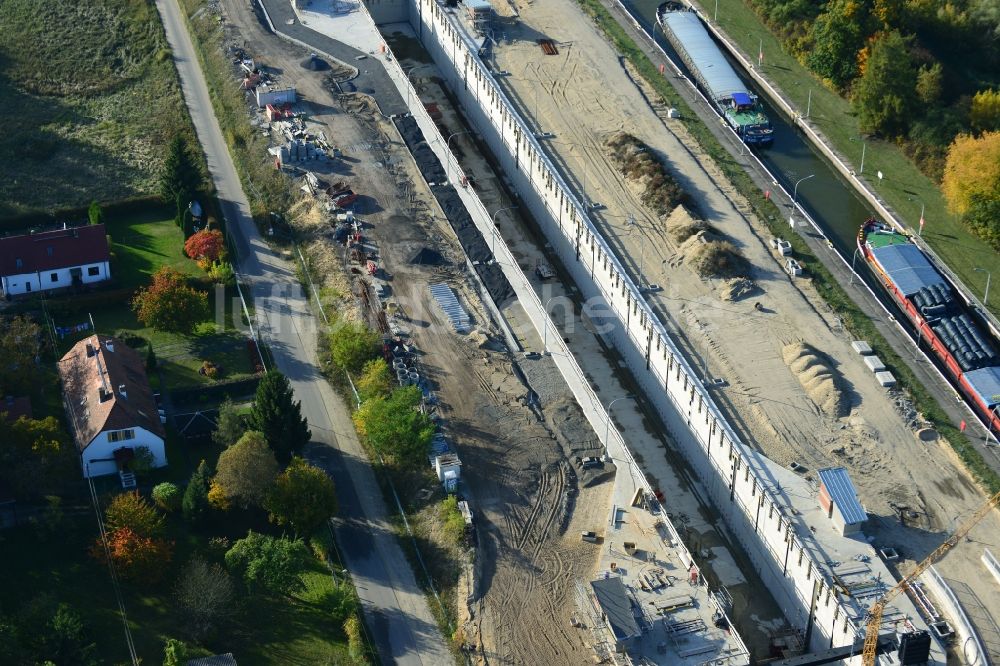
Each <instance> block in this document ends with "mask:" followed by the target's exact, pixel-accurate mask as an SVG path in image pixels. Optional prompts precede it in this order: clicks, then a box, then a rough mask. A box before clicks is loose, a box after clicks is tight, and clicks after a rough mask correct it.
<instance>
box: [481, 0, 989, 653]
mask: <svg viewBox="0 0 1000 666" xmlns="http://www.w3.org/2000/svg"><path fill="white" fill-rule="evenodd" d="M516 6H517V9H518V11H519V12H520V20H519V22H517V23H513V24H510V25H505V26H504V29H503V31H502V34H503V35H504V37H505V40H506V41H502V42H501V44H500V45H499V46H498V47H497V48H496V55H495V57H496V63H497V67H498V68H499V69H501V70H507V71H509V72H510V73H511V74H510V76H505V77H501V78H499V79H498V81H499V82H500V85H501V86H502V87H504V88H505V90H506V91H508V92H509V93H510V94H511V97H512V98H513V99H514V100H515V101H516V102H517V103H518V104H519V106H520V110H521V112H522V113H524V115H525V116H526V117H529V118H531V117H534V121H533V123H532V124H534V125H536V126H537V128H538V129H539V131H541V132H551V133H552V134H553V136H552V137H551V138H547V139H545V140H544V141H543V142H542V145H543V146H544V147H545V148H546V149H547V150H548V152H549V154H550V155H551V156H552V157H553V159H554V162H555V163H556V164H557V165H559V166H560V168H561V169H562V170H563V172H564V173H565V174H568V176H569V177H568V179H567V180H568V181H569V182H571V183H574V184H575V186H576V189H577V191H578V193H582V195H583V197H582V198H584V199H586V200H589V201H594V202H600V203H601V204H603V208H601V209H600V210H598V211H595V212H594V214H593V216H592V217H593V219H594V220H595V222H596V223H597V225H598V227H599V228H600V230H601V232H602V234H603V235H604V236H605V238H606V239H607V240H608V242H609V244H610V245H611V247H612V248H614V249H615V250H616V252H617V253H618V255H619V257H620V258H621V259H622V260H623V263H624V264H625V265H626V266H628V267H630V269H631V271H632V273H633V275H634V276H635V277H636V281H637V282H638V283H640V284H652V283H655V284H659V285H661V286H663V291H661V292H659V293H654V294H650V295H649V296H648V301H649V303H650V305H651V306H652V307H653V309H654V310H655V311H656V312H657V313H658V315H659V316H660V317H661V319H662V320H663V321H664V323H665V324H666V325H667V327H668V329H670V330H671V331H672V332H673V334H674V335H675V337H676V338H677V339H678V340H679V342H680V344H681V346H682V348H683V349H684V350H685V351H686V353H687V354H688V355H689V357H690V358H692V359H693V364H694V365H695V366H696V367H698V368H702V369H703V372H704V374H705V376H706V379H708V378H721V379H723V380H724V382H725V385H724V386H723V387H720V388H717V389H715V397H716V400H717V401H718V403H719V404H720V407H721V408H722V409H723V410H724V412H725V413H726V415H727V418H729V419H730V420H731V422H732V423H733V425H734V427H736V428H737V430H738V431H739V432H740V433H741V434H742V435H743V436H744V438H745V439H746V441H747V442H748V443H750V444H751V445H753V446H757V447H758V448H759V449H760V450H761V451H763V452H764V453H765V454H766V455H768V456H769V457H771V458H772V459H774V460H776V461H778V462H780V463H782V464H785V465H789V464H790V463H791V462H793V461H794V462H796V463H798V464H799V465H801V466H802V469H803V473H804V474H808V475H811V476H813V477H815V474H814V472H815V470H816V469H817V468H821V467H826V466H835V465H843V466H846V467H847V468H848V469H849V470H850V472H851V475H852V477H853V479H854V482H855V485H856V486H857V487H858V491H859V494H860V496H861V499H862V501H863V502H864V503H865V505H866V508H867V509H868V511H869V512H870V513H871V514H873V516H874V517H873V519H872V520H871V521H869V525H868V527H867V528H866V531H867V533H868V534H870V535H872V536H874V537H875V539H876V542H877V543H879V544H885V545H892V546H897V547H899V548H900V549H901V550H902V552H903V554H904V556H905V557H907V558H908V559H910V560H914V559H920V558H922V557H923V556H924V555H925V554H927V553H928V552H930V550H932V549H933V548H934V547H935V546H936V545H937V544H938V543H940V542H941V541H942V540H943V539H944V538H945V536H946V534H947V533H948V532H950V531H951V530H953V529H954V527H955V526H956V525H957V524H958V523H959V522H960V521H961V520H962V518H963V517H965V516H967V515H969V514H970V513H971V512H972V511H973V510H974V509H975V508H976V507H978V506H979V505H980V504H981V503H982V502H983V501H985V499H986V498H985V495H984V494H983V493H982V492H981V490H980V489H979V488H977V487H976V485H975V484H974V483H973V482H972V481H971V479H970V477H969V476H968V474H967V473H966V472H965V470H964V469H963V468H962V466H961V463H960V462H959V461H958V460H957V458H956V457H955V456H954V454H953V452H952V451H951V449H950V448H949V447H948V446H947V445H946V444H942V443H939V442H932V443H923V442H919V441H917V438H916V437H915V429H916V427H917V426H918V425H919V424H918V419H917V418H916V415H915V414H914V413H913V410H912V408H911V407H910V405H909V403H908V402H907V401H906V399H905V396H903V395H901V394H900V393H899V392H896V391H886V390H885V389H883V388H881V387H880V386H879V385H878V384H877V383H876V382H875V379H874V377H873V376H872V373H871V372H870V371H868V369H867V368H866V367H865V366H864V364H863V363H862V362H861V360H860V357H858V355H857V354H855V353H854V352H853V350H852V349H851V347H850V342H851V339H850V337H849V336H848V335H847V333H846V332H845V331H844V329H843V328H842V326H841V324H840V322H839V321H838V320H837V318H836V316H835V315H834V314H833V313H832V312H831V311H830V309H829V307H828V306H826V304H825V303H824V302H823V301H822V299H821V298H820V297H819V296H818V294H817V293H816V292H815V290H814V289H813V288H812V287H811V285H810V283H809V281H808V279H796V280H794V281H793V280H791V279H790V278H789V277H788V276H787V274H786V273H785V272H784V271H783V270H782V266H781V264H780V263H779V262H778V260H777V259H776V257H775V255H774V254H772V252H771V251H770V249H769V247H768V241H769V240H770V238H769V236H768V234H767V232H766V230H765V228H764V226H763V225H762V224H761V223H760V222H759V221H758V220H756V219H755V218H754V217H753V216H752V214H751V213H750V210H749V207H748V206H747V204H746V202H745V201H743V200H742V199H741V198H740V196H739V195H738V193H737V192H736V191H735V190H734V189H733V187H732V186H731V185H730V184H729V183H728V182H727V180H726V179H725V177H724V176H723V175H722V174H721V173H720V172H719V170H718V169H717V168H716V167H715V166H714V165H713V164H712V163H711V161H710V160H708V159H707V158H706V157H705V155H704V154H703V153H702V152H701V151H700V150H699V149H698V147H697V145H696V143H695V142H694V141H693V140H692V139H691V137H690V136H689V135H688V133H687V132H686V131H685V128H684V122H683V121H681V120H677V119H669V118H667V114H666V109H664V108H663V107H662V105H661V104H660V103H659V102H658V101H657V102H655V103H653V104H651V103H650V100H655V99H657V98H656V97H655V93H653V92H651V91H650V90H648V89H647V87H646V86H645V85H644V84H643V83H641V82H640V80H639V79H638V78H637V77H636V76H635V75H634V74H633V72H631V71H630V70H629V68H628V67H627V65H626V64H625V63H624V62H623V60H622V58H620V57H619V56H618V54H616V53H615V52H614V50H613V49H612V48H611V47H610V46H609V45H608V44H607V42H606V41H605V40H604V38H603V36H602V35H601V34H600V33H599V32H598V30H597V28H596V27H595V26H594V25H593V23H592V22H591V21H590V19H589V18H587V17H586V16H585V15H584V14H583V13H582V11H581V10H580V9H579V7H578V6H577V5H576V4H575V3H574V2H572V0H549V1H548V2H545V3H528V2H522V1H517V2H516ZM543 37H544V38H547V39H551V40H553V41H554V42H555V43H556V45H557V50H558V53H557V54H556V55H545V54H544V53H543V51H542V50H541V49H540V48H539V46H538V42H537V40H538V39H540V38H543ZM623 109H628V112H627V113H623V112H622V110H623ZM620 130H621V131H625V132H628V133H630V134H633V135H635V136H636V137H638V138H639V139H640V140H642V141H643V142H644V143H646V144H648V145H649V146H650V147H651V148H652V150H654V151H655V152H656V153H657V155H658V156H659V157H660V158H661V159H663V161H664V162H665V163H667V164H668V166H669V168H670V170H671V172H672V173H673V174H674V176H675V177H676V178H677V179H678V180H679V181H680V182H681V183H682V185H683V186H684V188H685V189H686V190H687V192H688V193H689V194H690V195H691V197H692V198H693V208H694V211H695V213H696V214H697V215H699V216H701V217H702V218H704V219H705V220H707V221H708V222H709V223H710V224H711V225H712V226H713V227H715V228H716V229H717V230H718V231H719V232H721V234H722V235H723V236H724V237H725V238H726V239H727V240H729V241H730V242H732V243H733V244H734V245H735V246H736V247H737V248H738V249H739V250H740V252H741V253H742V255H743V256H744V257H745V258H746V259H747V260H748V261H749V262H750V263H751V264H752V270H751V275H750V276H749V277H751V278H752V279H753V280H754V282H755V283H756V284H757V285H758V287H759V292H758V293H757V294H756V295H754V296H752V297H750V298H748V299H744V300H742V301H736V302H730V301H728V300H725V299H724V298H722V297H721V295H720V293H721V291H722V289H723V287H724V285H723V283H722V282H721V281H719V280H713V279H707V280H706V279H702V278H701V277H699V276H698V275H697V274H696V273H695V272H694V271H693V270H691V269H690V268H689V267H688V266H687V265H686V263H685V262H684V256H683V249H684V248H682V247H680V246H679V245H678V244H676V243H675V242H674V241H673V240H672V239H671V237H670V236H669V235H668V233H667V226H666V222H665V219H663V218H661V217H659V216H657V215H655V214H653V213H651V212H650V211H649V210H648V209H647V208H646V207H645V206H644V205H643V203H642V202H641V200H640V192H639V190H638V188H637V187H636V186H635V184H634V183H630V182H628V181H627V180H626V179H625V177H624V176H623V175H622V174H621V172H620V171H619V170H618V168H616V166H615V163H614V162H613V160H612V158H611V156H610V153H609V150H608V149H607V147H606V146H605V141H606V140H607V139H608V138H609V137H610V136H611V135H612V134H613V133H614V132H617V131H620ZM630 218H631V219H630ZM640 266H641V277H640V276H639V272H640ZM755 302H759V303H760V306H761V307H760V308H759V309H758V308H755V307H754V304H755ZM799 343H805V344H807V345H810V346H811V347H813V348H815V349H817V350H821V351H822V353H823V354H824V355H825V356H826V357H827V359H828V360H829V363H830V365H831V366H832V368H833V370H834V372H835V373H836V374H837V375H838V377H839V379H840V380H841V382H842V387H843V390H844V391H845V394H846V395H845V398H846V403H847V405H848V413H847V414H846V415H845V416H843V417H839V418H838V417H834V416H829V415H827V414H825V413H824V412H823V411H822V410H821V409H820V407H819V406H818V405H817V404H816V403H815V402H813V401H812V400H811V399H810V398H809V396H808V395H807V394H806V392H805V390H804V389H803V385H802V383H800V380H799V378H798V377H797V376H796V374H795V373H794V372H793V371H792V370H791V369H790V368H789V365H788V364H787V363H786V360H785V359H784V358H783V351H784V350H785V348H786V347H788V346H789V345H796V344H799ZM904 507H905V508H904ZM897 510H899V511H904V512H905V515H906V517H907V522H908V524H909V527H903V526H901V525H900V521H899V520H898V518H897V515H898V514H897ZM998 527H1000V520H998V517H997V514H996V512H994V513H993V514H991V515H990V516H989V517H987V518H986V519H984V520H983V522H982V523H981V524H980V525H979V526H978V527H977V528H976V529H975V530H974V531H973V533H972V535H971V541H966V542H963V543H961V544H959V545H957V546H956V547H955V548H954V549H953V550H952V552H951V553H950V554H949V555H948V556H947V557H946V558H945V559H944V560H943V561H942V562H941V563H940V564H939V566H938V569H939V570H940V571H941V573H942V575H944V576H945V577H946V578H947V579H948V580H949V582H950V583H951V584H952V586H953V588H954V589H955V591H956V593H957V594H958V595H959V597H960V598H961V599H962V601H963V603H964V604H966V610H967V611H968V612H969V614H970V615H972V616H973V619H974V621H975V620H976V617H977V616H978V617H980V618H985V619H983V620H982V621H981V622H980V621H977V624H978V628H979V630H980V633H981V634H982V637H983V639H984V641H986V642H987V643H992V644H991V645H989V648H990V649H991V650H992V651H993V652H996V651H997V650H998V649H1000V632H997V630H996V625H995V624H994V623H993V622H992V621H991V620H989V617H990V616H1000V587H998V586H997V585H996V584H995V581H993V580H992V578H989V577H987V579H988V583H987V584H983V580H984V574H985V570H984V568H983V565H982V564H981V563H980V556H981V555H982V552H983V548H984V547H989V548H991V549H992V550H993V551H994V552H996V550H997V548H998V543H1000V532H998V529H997V528H998ZM904 571H905V567H904Z"/></svg>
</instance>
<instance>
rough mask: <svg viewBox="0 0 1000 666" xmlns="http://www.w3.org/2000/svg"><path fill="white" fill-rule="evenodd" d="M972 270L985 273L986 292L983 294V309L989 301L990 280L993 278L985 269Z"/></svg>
mask: <svg viewBox="0 0 1000 666" xmlns="http://www.w3.org/2000/svg"><path fill="white" fill-rule="evenodd" d="M972 270H974V271H979V272H980V273H986V292H985V293H984V294H983V307H986V305H987V303H989V300H990V278H991V277H993V276H992V275H991V274H990V272H989V271H988V270H986V269H985V268H973V269H972Z"/></svg>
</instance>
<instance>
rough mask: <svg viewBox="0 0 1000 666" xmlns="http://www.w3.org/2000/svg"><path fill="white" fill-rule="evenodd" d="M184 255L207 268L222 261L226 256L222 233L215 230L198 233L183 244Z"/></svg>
mask: <svg viewBox="0 0 1000 666" xmlns="http://www.w3.org/2000/svg"><path fill="white" fill-rule="evenodd" d="M184 254H186V255H187V256H189V257H191V258H192V259H194V260H196V261H198V262H199V265H201V264H202V263H203V262H204V263H205V265H207V266H211V265H212V264H213V263H215V262H216V261H219V260H220V259H222V257H224V256H225V254H226V242H225V240H224V239H223V237H222V232H221V231H218V230H216V229H205V230H204V231H199V232H198V233H196V234H194V235H193V236H191V237H190V238H188V239H187V240H186V241H185V242H184Z"/></svg>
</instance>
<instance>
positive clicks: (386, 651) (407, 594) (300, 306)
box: [156, 0, 454, 666]
mask: <svg viewBox="0 0 1000 666" xmlns="http://www.w3.org/2000/svg"><path fill="white" fill-rule="evenodd" d="M156 5H157V9H158V10H159V11H160V15H161V17H162V18H163V23H164V27H165V28H166V33H167V40H168V42H169V43H170V46H171V48H172V50H173V53H174V61H175V62H176V64H177V69H178V72H179V73H180V79H181V88H182V90H183V92H184V98H185V101H186V102H187V105H188V109H189V110H190V112H191V117H192V119H193V120H194V125H195V130H196V131H197V134H198V139H199V141H200V142H201V145H202V148H203V149H204V151H205V155H206V157H207V159H208V167H209V171H210V172H211V176H212V181H213V183H214V184H215V187H216V189H217V191H218V194H219V200H220V202H221V204H222V209H223V213H224V215H225V217H226V220H227V223H228V230H229V232H230V233H231V234H232V236H233V240H234V242H235V244H236V246H237V251H238V254H239V262H238V265H239V269H240V272H241V273H242V275H243V276H244V277H245V278H246V281H247V282H248V283H249V284H251V285H252V290H253V299H254V305H255V309H256V313H257V320H258V323H259V325H260V328H261V336H262V337H263V338H264V340H265V341H266V343H267V344H268V346H269V347H270V349H271V351H272V353H273V355H274V362H275V365H276V366H277V367H278V369H279V370H281V372H283V373H285V375H287V376H288V378H289V379H290V380H291V383H292V386H293V387H294V389H295V394H296V397H297V398H299V399H300V400H301V401H302V413H303V414H304V415H305V416H306V418H308V419H309V427H310V428H311V429H312V433H313V442H314V443H313V444H312V445H311V446H310V452H309V455H310V457H311V458H312V459H314V460H316V461H317V463H319V464H321V465H323V466H324V467H325V468H326V469H327V470H328V471H329V472H330V473H331V475H332V476H333V478H334V482H335V483H336V485H337V496H338V499H339V501H340V514H341V516H342V518H341V519H339V520H337V521H336V525H335V531H336V535H337V541H338V543H339V544H340V546H341V550H342V553H343V555H344V560H345V562H346V564H347V567H348V569H349V570H350V572H351V574H352V576H353V578H354V583H355V585H356V586H357V589H358V594H359V595H360V597H361V601H362V604H363V606H364V610H365V618H366V620H367V624H368V626H369V627H370V628H371V633H372V634H373V640H374V642H375V644H376V647H377V649H378V651H379V654H380V656H381V657H382V662H383V663H385V664H405V665H411V664H412V665H418V664H419V665H426V666H431V665H434V666H438V665H440V664H447V663H453V661H454V659H453V657H452V656H451V654H450V653H449V651H448V649H447V647H446V645H445V642H444V639H443V638H442V636H441V634H440V632H439V631H438V629H437V625H436V623H435V621H434V618H433V616H432V615H431V612H430V608H429V607H428V605H427V600H426V598H425V597H424V595H423V593H422V592H421V591H420V589H419V588H418V586H417V583H416V579H415V578H414V575H413V570H412V569H411V568H410V565H409V563H408V562H407V560H406V558H405V557H404V555H403V552H402V550H401V549H400V547H399V544H398V542H397V541H396V537H395V536H394V534H393V532H392V528H391V526H390V524H389V522H388V520H387V516H388V515H389V514H388V511H387V509H386V506H385V503H384V502H383V500H382V495H381V491H380V490H379V487H378V484H377V483H376V481H375V476H374V474H373V472H372V469H371V467H370V465H369V464H368V461H367V459H366V458H365V455H364V452H363V450H362V449H361V445H360V443H359V442H358V439H357V435H356V433H355V431H354V428H353V426H352V424H351V420H350V415H349V412H348V410H347V407H346V406H345V404H344V402H343V400H342V399H341V398H340V397H339V396H338V395H337V394H336V393H334V391H333V390H332V389H331V388H330V385H329V384H328V383H327V381H326V380H325V379H324V378H323V377H322V375H320V373H319V371H318V369H317V367H316V358H317V357H316V334H317V328H316V326H317V324H316V320H315V318H314V317H313V316H312V313H311V312H310V310H309V303H308V300H307V299H306V298H305V296H304V295H303V293H302V290H301V288H300V287H299V284H298V281H297V279H296V277H295V271H294V268H293V267H292V266H291V265H289V264H288V263H287V262H285V261H283V260H281V259H280V258H279V257H277V256H276V255H275V254H274V253H273V252H272V251H271V250H270V248H269V247H268V246H267V244H266V243H264V242H263V240H262V239H261V238H260V236H259V234H258V233H257V229H256V227H255V226H254V224H253V221H252V219H251V217H250V206H249V204H248V203H247V198H246V195H245V194H244V192H243V188H242V185H241V183H240V180H239V177H238V176H237V175H236V169H235V167H234V166H233V162H232V159H231V158H230V155H229V151H228V148H227V146H226V144H225V142H224V141H223V138H222V132H221V131H220V129H219V124H218V121H217V120H216V117H215V113H214V112H213V110H212V104H211V99H210V97H209V93H208V88H207V86H206V85H205V79H204V76H203V74H202V71H201V68H200V67H199V65H198V61H197V59H196V56H195V51H194V47H193V46H192V44H191V38H190V35H189V34H188V32H187V29H186V27H185V25H184V22H183V18H182V14H181V13H180V9H179V8H178V6H177V0H157V2H156Z"/></svg>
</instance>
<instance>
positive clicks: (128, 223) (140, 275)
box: [106, 206, 204, 288]
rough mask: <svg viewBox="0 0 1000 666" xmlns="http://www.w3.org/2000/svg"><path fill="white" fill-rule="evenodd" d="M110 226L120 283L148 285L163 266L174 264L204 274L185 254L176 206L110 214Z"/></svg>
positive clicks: (114, 272)
mask: <svg viewBox="0 0 1000 666" xmlns="http://www.w3.org/2000/svg"><path fill="white" fill-rule="evenodd" d="M106 225H107V229H108V235H109V236H111V251H112V252H113V253H114V256H115V261H114V265H113V266H112V275H113V276H114V277H115V279H116V280H117V282H118V284H119V285H120V286H122V287H131V288H136V287H140V286H145V285H147V284H149V279H150V276H151V275H152V274H153V273H155V272H156V270H157V269H159V268H160V267H161V266H170V267H171V268H174V269H176V270H178V271H180V272H181V273H184V274H186V275H190V276H192V277H201V276H202V275H204V273H202V271H201V270H200V269H199V268H198V266H197V264H195V263H194V262H193V261H191V260H190V259H188V258H187V256H186V255H185V254H184V233H183V232H182V231H181V229H180V228H179V227H178V226H177V225H176V224H174V211H173V207H172V206H159V207H150V208H149V209H147V210H146V211H144V212H142V213H139V214H135V213H133V214H129V215H121V216H110V217H109V218H108V219H107V220H106Z"/></svg>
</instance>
